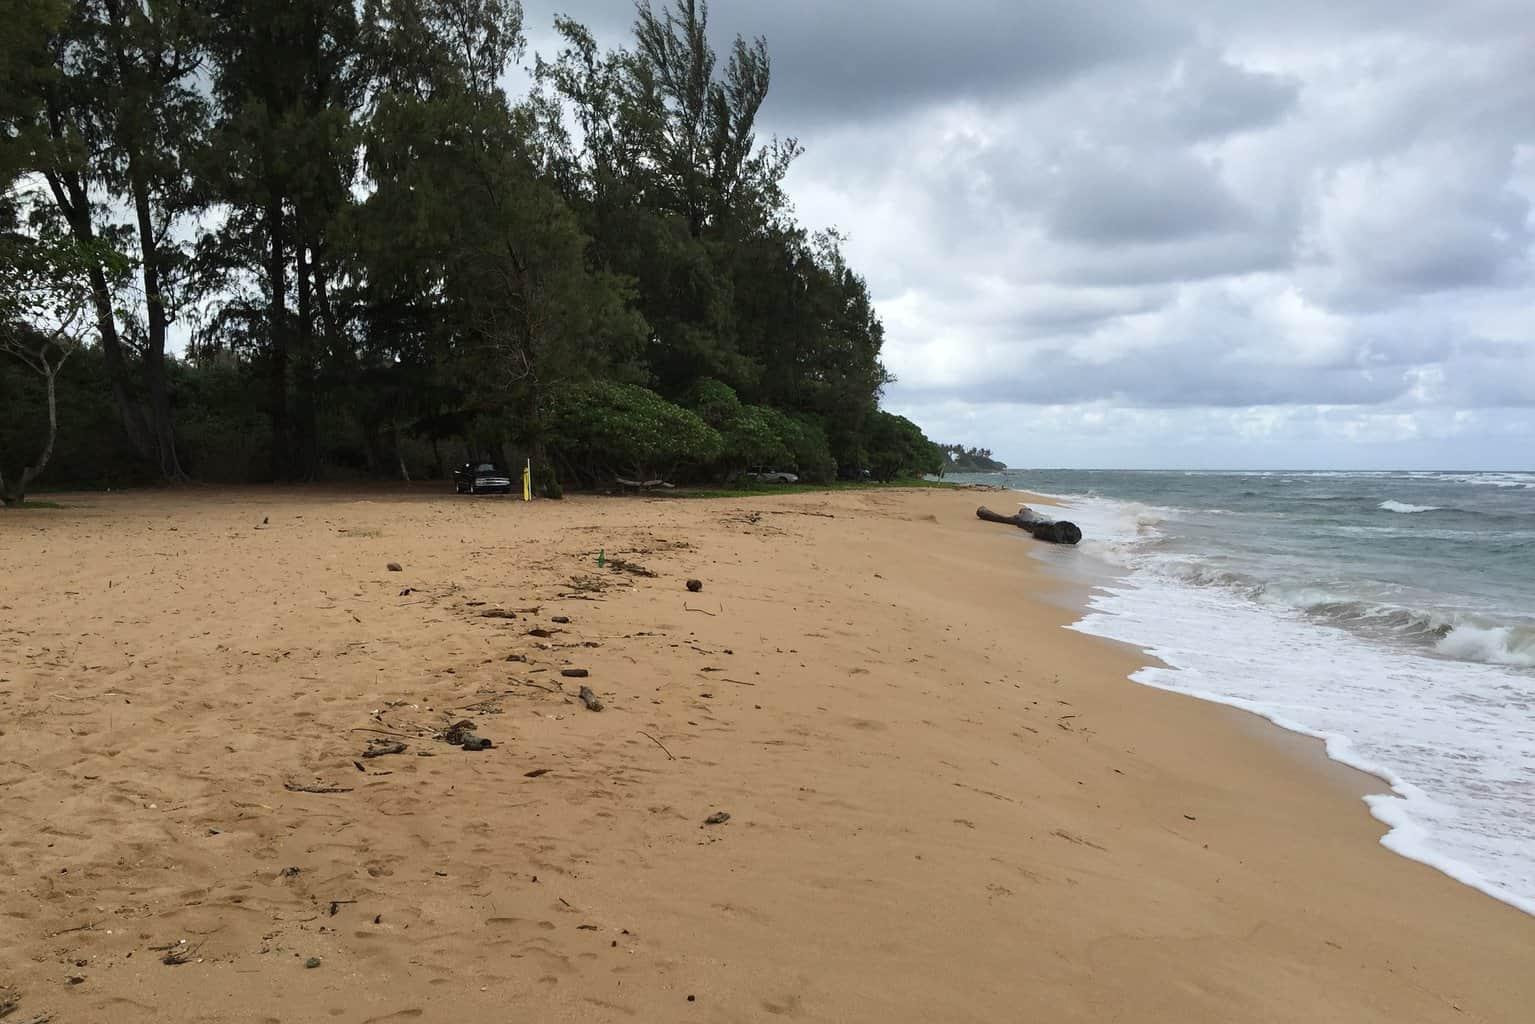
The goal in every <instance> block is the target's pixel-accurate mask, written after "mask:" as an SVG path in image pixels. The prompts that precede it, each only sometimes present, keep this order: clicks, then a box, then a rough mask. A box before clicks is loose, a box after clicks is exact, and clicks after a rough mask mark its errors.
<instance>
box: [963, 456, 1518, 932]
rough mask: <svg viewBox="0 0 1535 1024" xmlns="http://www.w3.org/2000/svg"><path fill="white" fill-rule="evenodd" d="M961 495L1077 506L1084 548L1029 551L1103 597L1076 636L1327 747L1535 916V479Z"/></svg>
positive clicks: (1063, 475)
mask: <svg viewBox="0 0 1535 1024" xmlns="http://www.w3.org/2000/svg"><path fill="white" fill-rule="evenodd" d="M951 479H954V480H956V481H968V482H975V483H990V484H1000V485H1002V486H1005V487H1008V488H1013V489H1017V490H1021V491H1031V492H1034V493H1038V494H1043V495H1049V496H1052V497H1055V498H1058V499H1060V500H1061V501H1063V502H1064V503H1066V505H1067V506H1068V508H1067V509H1066V510H1065V511H1064V513H1063V515H1064V517H1066V518H1070V519H1072V520H1073V521H1075V522H1076V523H1077V524H1078V525H1080V526H1081V527H1082V529H1083V531H1084V539H1083V541H1082V543H1081V545H1079V546H1078V547H1077V548H1074V549H1071V548H1065V549H1059V548H1054V547H1052V546H1049V545H1043V544H1038V543H1035V542H1032V541H1028V539H1027V537H1026V536H1025V535H1023V534H1021V533H1020V535H1019V536H1020V543H1025V542H1027V543H1028V545H1029V548H1028V550H1029V551H1030V552H1031V553H1034V554H1037V555H1039V556H1040V557H1042V558H1045V559H1046V560H1048V561H1050V562H1053V563H1055V564H1057V565H1058V566H1059V567H1061V568H1062V569H1065V570H1067V571H1073V572H1079V573H1085V574H1086V575H1087V576H1088V578H1090V579H1092V580H1095V581H1096V586H1095V588H1094V591H1093V596H1092V598H1091V601H1090V605H1089V608H1088V610H1087V613H1086V615H1085V616H1084V617H1083V618H1082V620H1081V621H1079V622H1077V623H1076V624H1075V625H1074V626H1073V627H1072V628H1074V629H1077V630H1080V631H1082V632H1085V633H1091V634H1095V635H1099V636H1105V637H1110V638H1113V639H1116V640H1120V641H1124V642H1127V643H1130V644H1134V645H1136V646H1139V647H1141V648H1143V649H1145V650H1147V651H1148V652H1150V653H1151V654H1153V655H1155V656H1156V657H1157V659H1158V660H1160V661H1161V662H1162V666H1159V667H1154V668H1147V669H1145V670H1143V671H1141V672H1139V673H1137V675H1136V676H1135V679H1136V680H1137V681H1138V682H1141V683H1145V684H1147V685H1151V686H1156V687H1161V688H1164V689H1169V690H1175V691H1178V692H1182V693H1188V694H1192V695H1195V696H1200V697H1204V698H1206V699H1210V700H1215V701H1220V702H1222V703H1226V704H1231V705H1235V706H1237V707H1241V708H1245V709H1247V710H1250V711H1253V712H1256V713H1257V714H1260V715H1262V716H1264V717H1266V718H1268V719H1270V720H1272V721H1273V722H1275V723H1276V724H1279V725H1281V726H1283V727H1285V728H1288V729H1292V730H1295V731H1297V732H1302V733H1305V734H1308V735H1312V736H1316V737H1319V738H1321V739H1323V740H1325V741H1326V744H1327V750H1328V753H1329V755H1330V756H1332V757H1333V758H1335V759H1337V760H1339V761H1342V762H1345V763H1347V764H1350V765H1353V766H1354V767H1357V768H1360V769H1363V770H1365V771H1368V772H1370V773H1372V774H1374V775H1377V776H1379V777H1380V778H1381V779H1383V780H1384V781H1385V782H1386V783H1388V784H1389V786H1390V792H1389V793H1383V794H1380V795H1375V796H1371V797H1368V798H1367V802H1368V803H1369V806H1370V810H1371V812H1372V813H1373V814H1374V815H1375V816H1376V817H1377V818H1379V819H1380V820H1381V821H1382V822H1384V823H1385V824H1386V825H1388V826H1389V827H1390V831H1389V832H1388V834H1387V835H1386V836H1385V838H1384V839H1383V840H1382V842H1383V843H1384V844H1385V845H1386V846H1388V847H1389V848H1390V849H1392V850H1394V851H1396V852H1397V853H1400V854H1402V855H1404V856H1407V857H1411V858H1413V859H1416V860H1419V861H1422V862H1424V863H1427V864H1429V865H1432V866H1433V867H1436V868H1438V869H1440V870H1442V871H1444V872H1445V873H1447V874H1449V875H1451V876H1452V877H1455V878H1457V879H1459V880H1460V881H1462V882H1465V883H1466V884H1468V885H1472V886H1475V887H1476V888H1478V889H1481V890H1482V891H1484V892H1486V893H1487V894H1489V895H1491V896H1493V897H1495V898H1497V899H1500V900H1503V901H1505V902H1507V903H1510V904H1512V905H1514V906H1517V907H1519V908H1521V909H1523V910H1525V911H1526V912H1529V913H1535V472H1485V473H1481V472H1444V473H1433V472H1370V473H1364V472H1361V473H1348V472H1288V473H1282V472H1262V473H1240V472H1181V471H1161V472H1149V471H1100V470H1073V471H1068V470H1009V471H1007V472H1006V473H1000V474H974V475H969V474H966V475H961V476H954V477H951ZM991 504H992V505H993V506H994V507H995V506H997V505H1001V504H1003V503H1002V502H991ZM1163 666H1165V667H1163Z"/></svg>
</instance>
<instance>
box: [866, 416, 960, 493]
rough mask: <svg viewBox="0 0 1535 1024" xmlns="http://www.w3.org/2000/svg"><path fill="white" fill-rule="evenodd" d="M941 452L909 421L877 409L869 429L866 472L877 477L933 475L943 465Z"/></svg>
mask: <svg viewBox="0 0 1535 1024" xmlns="http://www.w3.org/2000/svg"><path fill="white" fill-rule="evenodd" d="M943 461H944V460H943V451H942V449H940V448H939V447H938V446H937V445H936V444H934V443H933V442H931V441H929V440H928V439H927V437H926V436H925V435H924V434H923V433H922V428H921V427H918V426H917V425H916V424H915V423H913V422H912V421H911V420H909V419H907V418H906V417H904V416H897V415H895V414H894V413H889V412H884V411H880V412H877V413H875V415H874V425H873V429H872V430H870V432H869V471H870V472H871V473H872V474H873V475H874V478H875V479H876V480H886V481H888V480H894V479H895V478H896V477H898V476H920V475H923V474H927V473H934V474H936V473H937V472H939V470H941V469H942V468H943Z"/></svg>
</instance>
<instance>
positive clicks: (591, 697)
mask: <svg viewBox="0 0 1535 1024" xmlns="http://www.w3.org/2000/svg"><path fill="white" fill-rule="evenodd" d="M576 697H577V698H579V699H580V701H581V703H582V704H585V705H586V710H588V711H601V710H602V701H600V700H598V699H597V695H596V694H595V693H593V692H592V688H591V687H590V686H583V687H581V692H579V693H578V694H576Z"/></svg>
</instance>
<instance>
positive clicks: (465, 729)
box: [442, 718, 495, 750]
mask: <svg viewBox="0 0 1535 1024" xmlns="http://www.w3.org/2000/svg"><path fill="white" fill-rule="evenodd" d="M442 741H443V742H444V743H447V744H450V745H451V746H455V747H463V748H464V749H465V750H488V749H489V748H490V747H492V746H494V745H495V744H493V743H491V742H490V740H489V739H488V738H487V737H484V736H478V735H476V734H475V731H474V723H473V722H471V721H469V719H467V718H461V719H459V720H458V721H456V722H454V723H453V724H452V725H450V726H448V727H447V728H446V729H444V730H443V732H442Z"/></svg>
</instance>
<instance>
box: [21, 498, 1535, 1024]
mask: <svg viewBox="0 0 1535 1024" xmlns="http://www.w3.org/2000/svg"><path fill="white" fill-rule="evenodd" d="M78 500H79V501H80V502H81V503H82V506H83V507H76V508H67V509H63V510H53V511H44V510H39V511H30V512H29V511H23V512H9V513H0V989H5V990H8V991H9V993H10V995H9V996H6V997H0V1016H5V1014H4V1013H3V1003H4V1001H5V1000H6V999H9V1000H11V1001H14V1002H15V1003H16V1008H15V1009H14V1011H13V1012H12V1013H11V1015H10V1016H7V1017H5V1024H16V1022H30V1021H33V1020H37V1019H40V1018H42V1017H44V1016H46V1015H49V1014H51V1015H52V1020H53V1021H54V1022H55V1024H64V1022H95V1021H102V1022H140V1021H143V1022H148V1021H153V1022H168V1021H221V1022H222V1021H284V1022H313V1021H331V1020H334V1021H345V1022H364V1021H423V1022H433V1021H463V1020H479V1021H492V1022H502V1021H523V1020H527V1021H559V1020H582V1021H586V1020H591V1021H598V1020H615V1021H622V1020H639V1021H663V1020H664V1021H688V1020H696V1021H744V1020H769V1019H777V1018H787V1019H797V1020H807V1021H812V1020H813V1021H986V1022H997V1021H1048V1022H1055V1021H1110V1020H1113V1021H1132V1022H1139V1021H1179V1022H1184V1021H1308V1022H1311V1021H1349V1022H1356V1021H1392V1022H1401V1021H1457V1022H1465V1021H1500V1022H1522V1021H1529V1020H1532V1019H1535V969H1532V967H1535V919H1532V918H1529V917H1527V916H1525V915H1522V914H1520V913H1518V912H1517V911H1514V910H1511V909H1509V908H1508V907H1505V906H1503V905H1501V904H1498V903H1495V902H1493V901H1492V900H1490V899H1488V898H1487V897H1485V896H1482V895H1480V894H1478V893H1476V892H1473V891H1471V890H1470V889H1466V888H1463V887H1461V886H1459V885H1457V884H1456V883H1454V882H1452V881H1450V880H1449V879H1447V878H1445V877H1443V876H1441V875H1439V874H1438V873H1436V872H1434V871H1432V870H1430V869H1428V868H1425V867H1422V866H1420V865H1417V864H1414V863H1411V862H1409V861H1406V860H1403V859H1400V858H1398V857H1396V856H1394V855H1392V854H1390V853H1388V852H1387V851H1386V850H1384V849H1383V848H1381V847H1380V846H1379V844H1378V842H1377V840H1378V837H1379V835H1380V831H1381V829H1380V826H1379V825H1377V824H1376V823H1375V822H1374V821H1373V820H1372V819H1371V818H1370V817H1369V816H1368V814H1367V813H1366V810H1365V808H1364V806H1363V805H1362V804H1361V803H1360V802H1359V800H1358V799H1357V797H1358V795H1359V793H1361V792H1363V791H1364V790H1365V789H1366V788H1367V787H1369V786H1371V785H1373V780H1368V779H1366V778H1364V777H1363V776H1357V775H1354V774H1353V773H1351V772H1347V771H1345V770H1343V769H1341V768H1338V767H1337V766H1335V765H1330V763H1329V762H1326V761H1325V760H1323V759H1322V758H1321V757H1320V756H1319V754H1318V752H1317V749H1316V748H1315V746H1314V745H1312V744H1310V743H1302V742H1300V741H1296V740H1293V739H1286V738H1284V735H1283V734H1281V733H1279V732H1278V731H1277V730H1274V729H1272V728H1270V727H1268V726H1266V725H1263V724H1261V723H1258V722H1257V720H1256V719H1251V718H1248V717H1246V716H1244V715H1242V714H1241V713H1239V712H1235V711H1232V710H1230V709H1227V708H1223V707H1219V706H1215V705H1209V704H1203V703H1200V702H1197V701H1193V700H1189V699H1185V698H1181V697H1177V696H1173V695H1170V694H1166V693H1161V692H1157V691H1154V690H1150V689H1146V688H1143V687H1140V686H1136V685H1134V684H1132V683H1129V682H1127V681H1125V676H1126V675H1127V673H1128V672H1130V671H1132V670H1133V669H1135V668H1136V667H1137V666H1138V665H1139V664H1141V663H1142V662H1143V661H1144V657H1143V656H1141V655H1139V654H1137V653H1136V652H1133V651H1130V650H1128V649H1126V648H1122V647H1118V646H1115V645H1112V644H1109V643H1105V642H1102V641H1099V640H1096V639H1093V638H1090V637H1084V636H1081V635H1078V634H1075V633H1072V632H1069V631H1066V630H1063V629H1060V628H1059V627H1060V626H1061V625H1062V624H1064V623H1065V622H1067V621H1069V620H1070V619H1071V618H1072V617H1073V616H1072V613H1071V612H1070V611H1069V610H1067V609H1066V608H1064V607H1062V605H1061V603H1060V602H1059V601H1055V600H1047V599H1045V598H1047V597H1049V596H1050V594H1051V589H1050V588H1052V587H1053V586H1054V584H1053V583H1052V581H1051V580H1050V579H1049V578H1048V576H1046V574H1045V573H1044V572H1043V570H1042V569H1041V567H1040V566H1039V564H1038V563H1037V562H1036V561H1035V560H1033V559H1031V558H1030V557H1029V544H1030V543H1032V542H1030V541H1029V540H1028V539H1027V538H1025V537H1023V536H1022V535H1021V534H1019V533H1017V532H1016V531H1011V530H1007V529H1005V528H1003V527H998V526H992V525H987V524H982V523H979V522H977V521H976V520H975V519H974V518H973V515H972V513H973V509H974V506H975V505H976V504H977V496H976V495H974V494H965V493H949V492H932V491H912V492H861V493H841V494H836V495H831V496H793V497H790V496H784V497H777V498H773V497H764V498H761V499H753V500H715V501H678V500H640V499H627V500H626V499H601V498H579V499H575V500H571V501H566V502H564V503H555V502H542V503H535V504H534V505H532V506H524V505H522V504H521V503H517V502H512V501H505V500H495V499H489V500H487V499H470V498H457V499H455V498H454V497H452V496H450V495H440V494H437V493H431V494H427V493H425V492H424V491H416V492H403V491H388V490H379V491H376V492H350V493H341V492H320V491H313V492H311V491H297V490H295V491H259V490H257V491H239V492H229V491H209V492H196V491H188V492H182V493H140V494H129V495H100V496H90V497H84V498H81V499H78ZM263 518H265V519H266V520H267V522H266V523H265V525H262V524H263ZM599 550H601V551H604V552H605V556H606V558H607V559H608V560H611V559H613V558H614V557H615V556H617V557H618V558H620V559H626V560H628V561H630V562H634V563H638V564H640V565H643V566H645V567H648V568H649V569H650V570H652V571H654V572H655V573H656V574H657V575H656V576H654V577H645V576H638V575H633V574H631V573H628V572H623V571H620V572H613V571H611V569H610V568H604V569H599V568H598V567H597V554H598V552H599ZM389 562H398V563H400V565H401V566H402V567H403V571H401V572H391V571H387V570H386V564H387V563H389ZM609 565H611V561H610V562H609ZM688 577H698V578H700V579H701V580H703V581H704V589H703V591H702V592H701V593H697V594H691V593H689V592H688V591H687V590H686V589H684V586H683V581H684V580H685V579H686V578H688ZM491 609H504V610H508V611H511V612H513V613H514V614H515V615H516V616H517V618H515V619H505V618H487V617H484V616H483V613H484V612H485V611H487V610H491ZM525 609H536V610H525ZM556 615H562V616H567V617H568V618H569V620H570V621H569V622H568V623H566V624H558V623H556V622H555V620H554V618H553V617H554V616H556ZM533 628H542V629H546V630H549V631H551V632H552V635H551V636H549V637H547V638H538V637H535V636H530V635H528V631H529V630H530V629H533ZM1210 640H1211V642H1212V643H1219V642H1221V638H1219V637H1211V638H1210ZM509 658H511V659H512V660H508V659H509ZM521 659H525V660H521ZM567 666H576V667H581V668H586V669H588V670H589V671H590V677H589V678H588V679H586V680H576V679H567V678H562V677H561V675H560V672H559V670H560V669H561V668H563V667H567ZM581 682H585V683H587V684H589V685H590V686H591V687H592V689H593V690H594V691H595V692H596V693H597V695H598V696H599V697H600V698H601V700H602V701H603V702H604V703H605V704H606V708H605V709H604V710H603V711H601V712H600V713H593V712H591V711H587V710H585V709H584V708H583V707H582V706H581V705H580V704H579V703H577V702H575V701H574V699H573V694H574V692H575V689H576V687H577V686H578V685H579V684H580V683H581ZM562 691H563V693H562ZM460 718H470V719H472V720H473V721H474V722H475V723H476V728H477V730H478V731H479V733H480V734H481V735H484V736H487V737H489V738H491V739H492V740H493V741H494V743H495V746H494V748H493V749H490V750H487V751H483V752H478V753H472V752H467V751H463V750H459V749H456V748H453V747H450V746H448V745H446V744H445V743H443V742H441V741H439V740H437V739H436V738H434V735H433V733H434V730H436V729H439V728H440V727H442V726H443V725H445V724H448V723H449V722H451V721H454V720H457V719H460ZM647 734H648V735H647ZM390 736H398V737H400V738H401V739H402V740H403V741H404V742H405V743H406V744H408V748H407V750H406V751H405V752H404V753H403V754H395V755H389V756H383V757H377V758H372V759H366V760H365V759H363V758H362V757H361V756H360V755H361V754H362V752H363V751H364V750H365V749H366V748H367V746H368V741H369V740H370V739H374V738H378V739H388V738H390ZM663 747H664V749H663ZM428 755H429V756H428ZM536 771H545V772H546V774H543V775H540V776H537V777H530V774H529V773H532V772H536ZM288 785H294V786H319V787H322V788H323V787H334V788H337V789H340V790H343V791H342V792H331V793H310V792H295V791H292V790H290V789H288V788H285V787H286V786H288ZM716 811H727V812H729V814H730V819H729V821H727V822H725V823H724V824H718V825H705V824H704V819H705V818H706V817H708V816H709V815H711V814H713V813H714V812H716ZM170 954H180V957H179V958H181V959H186V960H187V961H188V962H186V963H184V964H179V965H176V964H166V963H164V962H163V960H164V959H165V958H166V957H167V956H168V955H170ZM310 958H317V959H318V966H316V967H313V968H306V963H313V962H314V961H312V960H311V959H310ZM173 959H175V958H174V957H173Z"/></svg>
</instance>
